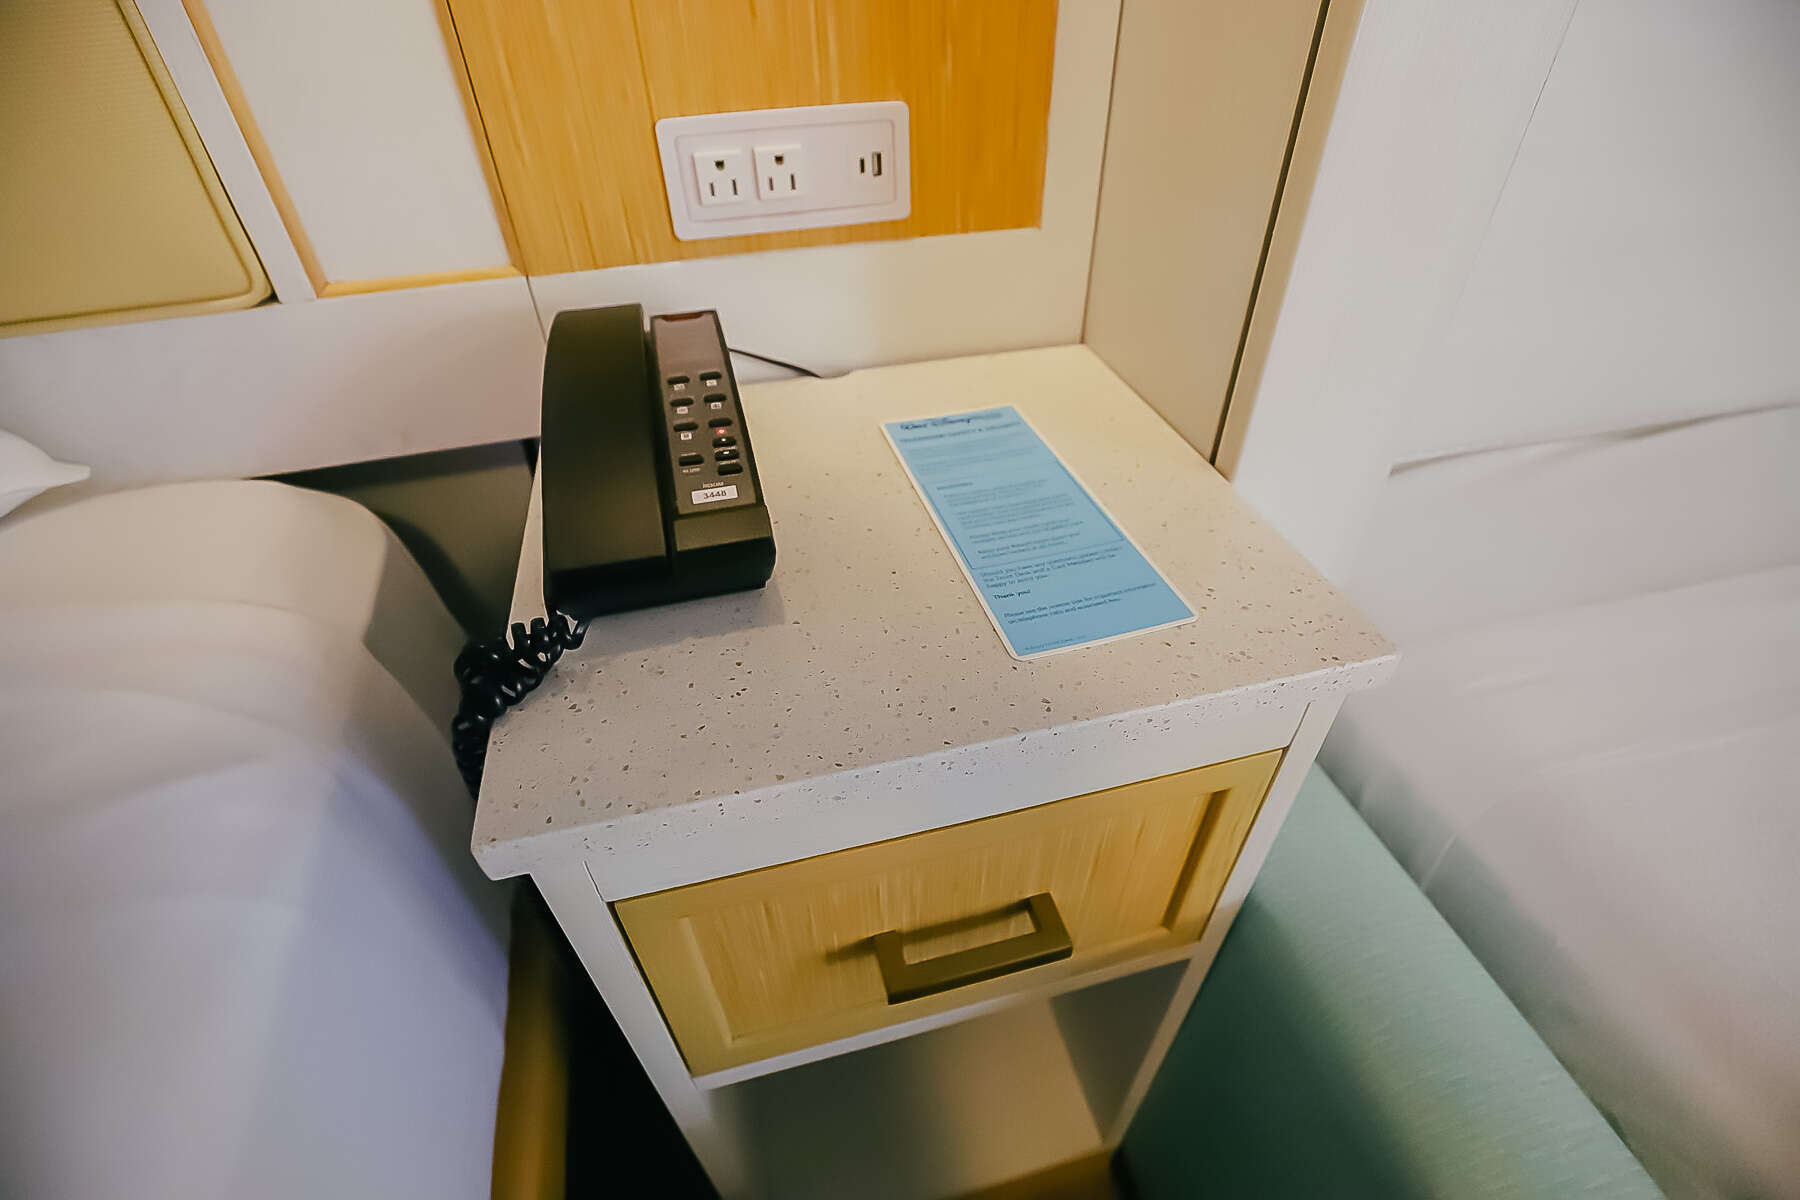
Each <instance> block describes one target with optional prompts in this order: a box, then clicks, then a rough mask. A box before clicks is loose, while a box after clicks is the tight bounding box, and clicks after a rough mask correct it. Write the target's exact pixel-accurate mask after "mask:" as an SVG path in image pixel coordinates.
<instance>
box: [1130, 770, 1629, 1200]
mask: <svg viewBox="0 0 1800 1200" xmlns="http://www.w3.org/2000/svg"><path fill="white" fill-rule="evenodd" d="M1121 1155H1122V1158H1123V1165H1124V1167H1125V1169H1126V1171H1127V1172H1128V1173H1129V1175H1130V1176H1131V1178H1132V1180H1133V1182H1134V1183H1135V1184H1136V1186H1137V1189H1138V1191H1139V1193H1140V1194H1141V1196H1142V1197H1143V1200H1161V1198H1163V1197H1191V1196H1197V1195H1220V1196H1371V1197H1384V1198H1390V1197H1405V1196H1456V1197H1464V1196H1469V1197H1479V1196H1495V1197H1509V1198H1510V1197H1535V1196H1543V1197H1568V1196H1582V1197H1607V1198H1611V1197H1638V1196H1656V1195H1658V1194H1659V1193H1658V1192H1657V1190H1656V1187H1655V1185H1654V1184H1652V1183H1651V1181H1650V1178H1649V1176H1647V1175H1646V1174H1645V1173H1644V1170H1643V1168H1642V1167H1641V1166H1640V1165H1639V1164H1638V1161H1637V1160H1636V1159H1635V1158H1633V1157H1632V1156H1631V1153H1630V1151H1628V1150H1627V1149H1626V1148H1625V1146H1624V1144H1623V1143H1622V1142H1620V1140H1619V1138H1618V1136H1617V1135H1616V1134H1615V1133H1614V1132H1613V1130H1612V1128H1611V1126H1609V1125H1608V1124H1607V1123H1606V1121H1605V1120H1604V1119H1603V1118H1602V1117H1601V1115H1600V1113H1599V1112H1598V1111H1597V1110H1596V1109H1595V1108H1594V1106H1593V1105H1592V1104H1591V1103H1589V1101H1588V1099H1587V1097H1586V1096H1585V1095H1584V1094H1583V1093H1582V1091H1581V1089H1580V1088H1579V1087H1577V1086H1576V1084H1575V1082H1574V1080H1572V1079H1571V1078H1570V1077H1569V1075H1568V1073H1567V1072H1566V1071H1564V1070H1563V1068H1562V1066H1561V1064H1560V1063H1558V1062H1557V1060H1556V1058H1555V1057H1554V1056H1553V1055H1552V1054H1551V1053H1550V1050H1549V1049H1548V1048H1547V1047H1546V1046H1545V1045H1544V1043H1543V1041H1542V1040H1541V1039H1539V1037H1538V1035H1537V1034H1536V1033H1535V1032H1534V1031H1533V1030H1532V1028H1531V1026H1530V1025H1528V1024H1526V1022H1525V1019H1524V1018H1523V1017H1521V1016H1520V1015H1519V1013H1518V1010H1517V1009H1515V1008H1514V1007H1513V1006H1512V1004H1511V1002H1510V1001H1508V1000H1507V998H1506V996H1505V994H1504V993H1502V992H1501V990H1500V988H1499V986H1498V985H1496V984H1495V983H1494V981H1493V980H1492V979H1491V978H1490V977H1489V976H1488V974H1487V972H1486V971H1484V970H1483V969H1482V967H1481V964H1480V963H1478V962H1477V961H1476V960H1475V958H1474V956H1473V955H1472V954H1470V953H1469V951H1468V949H1467V948H1466V947H1465V946H1464V945H1463V944H1462V942H1461V941H1459V940H1458V939H1457V936H1456V934H1455V933H1454V932H1452V930H1451V929H1450V927H1449V926H1448V925H1447V924H1445V923H1444V920H1443V918H1442V917H1440V916H1439V915H1438V913H1437V910H1436V909H1434V908H1433V907H1432V906H1431V903H1430V901H1428V900H1426V899H1425V897H1424V896H1423V895H1422V894H1421V893H1420V892H1419V890H1418V888H1417V887H1416V886H1415V885H1414V884H1413V881H1412V879H1411V878H1410V877H1408V876H1407V874H1406V872H1405V871H1404V870H1402V869H1401V868H1400V866H1399V864H1398V863H1396V862H1395V861H1394V860H1393V858H1392V857H1391V856H1390V855H1389V854H1388V852H1387V849H1386V848H1385V847H1384V846H1382V844H1381V842H1380V841H1379V840H1378V839H1377V838H1376V837H1375V835H1374V834H1373V833H1372V832H1370V830H1369V828H1368V826H1366V825H1364V824H1363V822H1362V819H1361V818H1360V817H1358V816H1357V815H1356V812H1355V810H1353V809H1352V808H1351V807H1350V805H1349V803H1348V802H1347V801H1345V799H1344V797H1343V795H1342V794H1341V793H1339V792H1338V790H1337V788H1336V787H1335V786H1333V785H1332V783H1331V781H1330V780H1329V779H1327V778H1326V777H1325V775H1324V774H1323V773H1322V772H1321V771H1319V770H1318V769H1317V768H1315V769H1314V770H1313V771H1312V773H1311V774H1310V775H1309V776H1308V777H1307V779H1306V782H1305V784H1304V785H1303V786H1302V787H1301V789H1300V795H1299V797H1298V798H1297V799H1296V801H1295V803H1294V808H1293V811H1292V813H1290V814H1289V816H1288V819H1287V823H1286V825H1285V826H1284V827H1283V829H1282V831H1281V834H1280V836H1279V837H1278V838H1277V839H1276V841H1275V845H1274V848H1273V850H1272V851H1271V852H1270V854H1269V859H1268V863H1267V864H1266V865H1265V866H1264V868H1263V871H1262V874H1261V875H1260V876H1259V877H1258V878H1257V881H1256V885H1255V887H1253V888H1252V889H1251V892H1250V895H1249V897H1248V898H1247V899H1246V900H1245V902H1244V907H1243V910H1242V912H1240V913H1239V915H1238V919H1237V923H1236V924H1235V925H1234V926H1233V927H1232V930H1231V934H1230V936H1229V937H1227V938H1226V940H1225V944H1224V945H1223V946H1222V947H1221V948H1220V951H1219V956H1218V960H1217V961H1216V962H1215V963H1214V965H1213V969H1212V972H1211V973H1210V974H1209V975H1208V977H1207V980H1206V985H1205V986H1204V987H1203V988H1201V990H1200V995H1199V998H1198V999H1197V1000H1196V1001H1195V1003H1194V1006H1193V1008H1192V1010H1191V1011H1190V1012H1189V1014H1188V1017H1187V1020H1186V1021H1185V1023H1184V1024H1183V1025H1182V1029H1181V1033H1180V1035H1179V1036H1178V1037H1177V1038H1176V1040H1175V1044H1174V1046H1173V1047H1172V1048H1171V1050H1170V1051H1169V1056H1168V1058H1167V1059H1166V1060H1165V1062H1164V1064H1163V1068H1162V1071H1161V1073H1160V1074H1159V1075H1158V1076H1157V1078H1156V1082H1155V1083H1154V1084H1153V1085H1152V1087H1151V1089H1150V1094H1149V1096H1148V1097H1147V1098H1146V1099H1145V1101H1144V1105H1143V1107H1142V1109H1140V1110H1139V1112H1138V1115H1137V1118H1136V1120H1135V1121H1134V1122H1133V1123H1132V1126H1131V1128H1130V1130H1129V1131H1128V1132H1127V1134H1126V1137H1125V1142H1124V1145H1123V1147H1122V1148H1121Z"/></svg>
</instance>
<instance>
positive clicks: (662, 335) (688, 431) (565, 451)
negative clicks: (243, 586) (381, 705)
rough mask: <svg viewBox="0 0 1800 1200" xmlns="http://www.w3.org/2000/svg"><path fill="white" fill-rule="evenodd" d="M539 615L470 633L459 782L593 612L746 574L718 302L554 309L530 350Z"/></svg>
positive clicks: (743, 462)
mask: <svg viewBox="0 0 1800 1200" xmlns="http://www.w3.org/2000/svg"><path fill="white" fill-rule="evenodd" d="M538 481H539V484H540V486H541V487H542V490H543V521H544V602H545V604H546V605H547V606H548V607H549V609H550V611H549V613H548V615H547V616H544V617H538V618H536V619H534V620H533V621H532V622H531V623H530V624H529V625H526V624H524V623H523V622H520V623H516V624H514V625H513V626H512V629H511V631H510V633H509V634H508V635H507V636H506V637H499V638H493V639H490V640H488V641H476V642H470V643H469V644H468V645H467V646H465V647H463V651H462V653H461V654H459V655H457V658H456V663H455V665H454V668H453V669H454V671H455V674H456V679H457V682H458V684H460V685H461V688H462V700H461V703H460V705H459V706H458V708H457V713H456V717H455V719H454V720H453V721H452V722H451V724H450V747H451V751H452V753H453V754H454V755H455V758H456V765H457V768H458V769H459V770H460V771H461V772H462V776H463V782H464V783H465V784H467V785H468V788H469V794H470V795H471V796H474V795H476V794H477V793H478V792H479V791H480V788H481V772H482V766H483V763H484V762H485V760H486V757H487V743H488V733H489V731H490V730H491V729H492V728H493V724H494V722H495V721H497V720H499V719H500V717H501V715H502V714H504V713H505V712H506V710H507V709H508V708H510V707H512V706H513V705H515V704H517V703H518V702H519V701H521V700H523V699H524V698H525V697H526V696H527V695H529V694H530V693H531V692H532V690H533V689H535V688H536V687H537V685H538V684H540V683H542V682H543V679H544V676H545V675H547V674H549V672H550V668H551V667H553V666H555V665H556V661H557V660H558V659H559V658H561V657H562V655H563V652H564V651H565V650H571V649H574V648H575V647H577V646H579V645H581V642H582V639H583V638H584V637H585V636H586V634H587V626H588V622H589V621H590V620H591V619H592V618H594V617H597V616H600V615H601V614H603V613H612V612H622V611H624V610H625V609H629V608H646V607H648V606H650V605H653V604H666V603H669V602H670V601H674V600H690V599H694V598H696V597H700V596H712V595H717V594H718V593H721V592H736V591H744V590H746V589H749V588H759V587H762V586H763V585H764V584H765V583H767V582H768V581H769V575H770V574H771V573H772V572H773V571H774V569H775V534H774V530H773V528H772V527H771V525H770V524H769V510H768V507H767V506H766V505H764V504H763V490H762V480H761V479H759V478H758V477H757V474H756V459H755V456H754V455H753V454H752V453H751V450H750V431H749V430H748V429H746V428H745V427H744V410H743V406H742V405H741V404H739V403H738V387H737V379H736V377H735V376H733V375H732V373H731V359H730V355H729V352H728V351H727V350H726V348H725V335H724V333H723V331H722V330H721V329H720V328H719V315H718V314H717V313H716V312H712V311H710V310H708V311H706V312H691V313H673V314H670V315H668V316H660V317H652V318H651V319H650V327H649V333H648V335H646V333H645V330H644V310H643V308H642V307H640V306H639V305H636V304H622V305H618V306H616V307H613V308H584V309H574V310H571V311H568V312H562V313H558V314H557V316H556V319H555V320H554V321H552V322H551V323H550V345H549V349H548V351H547V353H546V354H545V357H544V412H543V439H542V441H541V442H540V444H539V449H538Z"/></svg>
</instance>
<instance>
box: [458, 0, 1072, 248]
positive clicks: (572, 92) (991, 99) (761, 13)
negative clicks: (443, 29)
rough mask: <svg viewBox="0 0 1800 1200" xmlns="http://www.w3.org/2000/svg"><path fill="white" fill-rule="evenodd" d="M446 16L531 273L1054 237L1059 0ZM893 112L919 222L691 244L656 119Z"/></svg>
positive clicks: (515, 7) (696, 4)
mask: <svg viewBox="0 0 1800 1200" xmlns="http://www.w3.org/2000/svg"><path fill="white" fill-rule="evenodd" d="M449 3H450V9H451V12H452V14H453V16H454V21H455V27H456V30H457V33H458V35H459V36H460V39H461V44H462V49H463V53H464V56H465V58H466V60H467V63H468V67H469V77H470V80H471V82H472V83H473V85H474V91H475V96H476V99H477V101H478V104H479V108H480V110H481V116H482V122H483V125H484V126H485V128H486V131H487V135H488V140H489V143H490V145H491V147H492V150H493V155H494V160H495V164H496V166H497V168H498V171H499V176H500V181H501V188H502V191H503V192H504V193H505V197H506V205H507V207H508V209H509V210H510V212H511V214H512V217H513V221H514V225H515V229H516V232H517V236H518V240H519V247H520V252H521V254H522V257H523V264H524V266H525V269H526V271H527V273H529V274H533V275H540V274H556V273H562V272H569V271H583V270H592V269H597V268H602V267H612V266H622V265H627V264H634V263H651V262H664V261H670V260H675V259H685V258H698V257H710V256H717V255H725V254H742V253H746V252H750V251H758V250H771V249H782V248H793V247H801V246H818V245H829V244H836V243H843V242H852V241H868V240H871V239H881V238H907V237H921V236H927V235H933V234H945V233H970V232H976V231H982V230H994V229H1007V228H1022V227H1030V226H1034V225H1036V224H1037V223H1038V220H1039V216H1040V211H1041V206H1042V201H1043V194H1042V191H1043V178H1044V162H1045V154H1046V143H1047V122H1048V113H1049V104H1050V90H1051V75H1052V70H1053V59H1054V45H1055V34H1056V21H1057V8H1056V4H1055V0H996V2H994V3H987V4H959V3H955V2H954V0H920V2H915V3H901V2H900V0H880V2H878V3H865V2H863V0H763V2H760V3H751V0H670V2H663V0H656V2H651V0H637V2H636V3H633V2H632V0H596V2H582V3H578V2H576V0H529V2H523V3H522V2H515V0H449ZM748 47H755V48H756V51H757V53H756V54H755V55H750V54H747V53H745V51H746V48H748ZM895 99H898V100H905V101H906V102H907V104H908V107H909V110H910V119H911V125H912V132H913V144H912V154H913V170H912V176H913V210H912V215H911V216H910V217H908V218H906V219H905V220H901V221H889V222H880V223H875V224H870V225H859V226H840V227H836V228H833V229H823V230H805V231H798V232H793V233H779V234H763V235H757V236H751V237H741V238H721V239H716V240H710V241H704V242H680V241H677V240H676V239H675V236H674V231H673V229H672V227H671V226H670V223H669V215H668V202H667V198H666V196H665V194H664V191H663V181H662V172H661V166H660V159H659V157H658V154H657V149H656V141H655V122H656V121H657V120H659V119H661V118H663V117H670V116H687V115H692V114H695V113H706V112H731V111H739V110H744V109H757V108H778V107H790V106H797V105H807V104H832V103H839V102H848V101H859V100H895Z"/></svg>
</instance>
